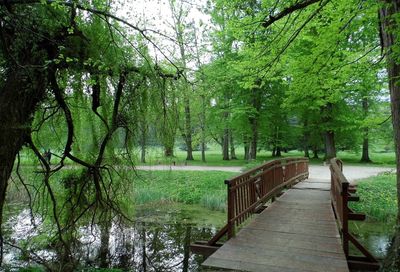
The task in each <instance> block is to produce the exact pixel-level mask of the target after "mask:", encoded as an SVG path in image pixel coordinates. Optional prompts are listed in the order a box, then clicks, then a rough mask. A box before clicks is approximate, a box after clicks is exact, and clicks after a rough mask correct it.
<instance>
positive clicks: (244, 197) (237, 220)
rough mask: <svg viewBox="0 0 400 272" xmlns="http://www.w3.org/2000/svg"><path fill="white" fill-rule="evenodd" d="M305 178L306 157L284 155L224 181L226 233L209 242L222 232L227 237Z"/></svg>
mask: <svg viewBox="0 0 400 272" xmlns="http://www.w3.org/2000/svg"><path fill="white" fill-rule="evenodd" d="M307 177H308V159H307V158H285V159H278V160H273V161H269V162H266V163H264V164H263V165H261V166H258V167H255V168H253V169H251V170H249V171H246V172H244V173H242V174H240V175H238V176H236V177H233V178H231V179H228V180H225V184H226V185H227V194H228V208H227V216H228V218H227V224H226V226H224V227H223V230H226V232H224V231H222V232H218V233H217V235H216V236H214V237H213V239H211V240H210V241H209V245H213V244H215V243H216V242H217V241H218V240H219V239H220V238H221V237H222V236H223V235H225V233H227V235H228V239H229V238H231V237H233V236H234V235H235V228H236V227H237V226H239V225H240V224H242V223H243V222H244V221H245V220H246V219H247V218H249V217H250V216H251V215H252V214H254V213H255V212H256V211H257V210H258V209H259V208H261V207H262V206H263V205H264V203H265V202H266V201H268V200H270V199H273V198H274V197H275V196H276V195H277V194H278V193H280V192H281V191H282V190H283V189H284V188H285V187H287V186H290V185H292V184H293V183H295V182H298V181H301V180H304V179H306V178H307Z"/></svg>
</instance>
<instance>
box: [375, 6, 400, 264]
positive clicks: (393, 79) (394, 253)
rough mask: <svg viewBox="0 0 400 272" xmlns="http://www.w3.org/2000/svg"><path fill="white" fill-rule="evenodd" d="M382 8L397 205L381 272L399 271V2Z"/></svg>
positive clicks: (381, 16)
mask: <svg viewBox="0 0 400 272" xmlns="http://www.w3.org/2000/svg"><path fill="white" fill-rule="evenodd" d="M381 3H382V4H383V6H382V7H381V8H380V10H379V15H380V16H379V17H380V31H381V41H382V46H383V48H384V49H385V51H386V60H387V73H388V77H389V90H390V102H391V110H392V123H393V132H394V143H395V152H396V166H397V172H396V175H397V200H398V201H397V205H398V213H397V220H396V230H395V235H394V237H393V240H392V243H391V246H390V248H389V251H388V254H387V257H386V259H385V260H384V262H383V267H382V270H383V271H399V270H400V213H399V211H400V201H399V200H400V86H399V78H400V65H399V63H398V56H397V54H398V53H395V51H394V50H392V49H393V46H398V40H397V36H396V33H397V31H398V30H399V23H398V19H396V17H398V16H399V14H400V1H399V0H385V1H381Z"/></svg>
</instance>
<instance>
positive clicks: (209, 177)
mask: <svg viewBox="0 0 400 272" xmlns="http://www.w3.org/2000/svg"><path fill="white" fill-rule="evenodd" d="M137 174H138V177H137V178H135V181H134V191H135V193H134V202H135V203H136V204H146V203H150V202H163V201H166V202H168V201H169V202H179V203H185V204H201V205H202V206H204V207H206V208H209V209H210V210H219V211H224V210H225V205H226V204H225V203H226V185H225V184H224V180H225V179H227V178H229V177H232V176H234V175H235V174H234V173H231V172H222V171H137Z"/></svg>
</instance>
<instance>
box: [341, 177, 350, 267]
mask: <svg viewBox="0 0 400 272" xmlns="http://www.w3.org/2000/svg"><path fill="white" fill-rule="evenodd" d="M348 189H349V183H348V182H343V183H342V213H343V218H342V221H343V222H342V224H343V226H342V235H343V250H344V254H345V255H346V259H347V258H348V257H349V209H348V207H347V205H348Z"/></svg>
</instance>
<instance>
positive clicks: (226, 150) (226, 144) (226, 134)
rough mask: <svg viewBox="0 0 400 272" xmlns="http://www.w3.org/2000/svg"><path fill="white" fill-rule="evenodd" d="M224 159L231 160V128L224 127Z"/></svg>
mask: <svg viewBox="0 0 400 272" xmlns="http://www.w3.org/2000/svg"><path fill="white" fill-rule="evenodd" d="M222 159H223V160H224V161H229V129H228V128H225V129H224V136H223V139H222Z"/></svg>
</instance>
